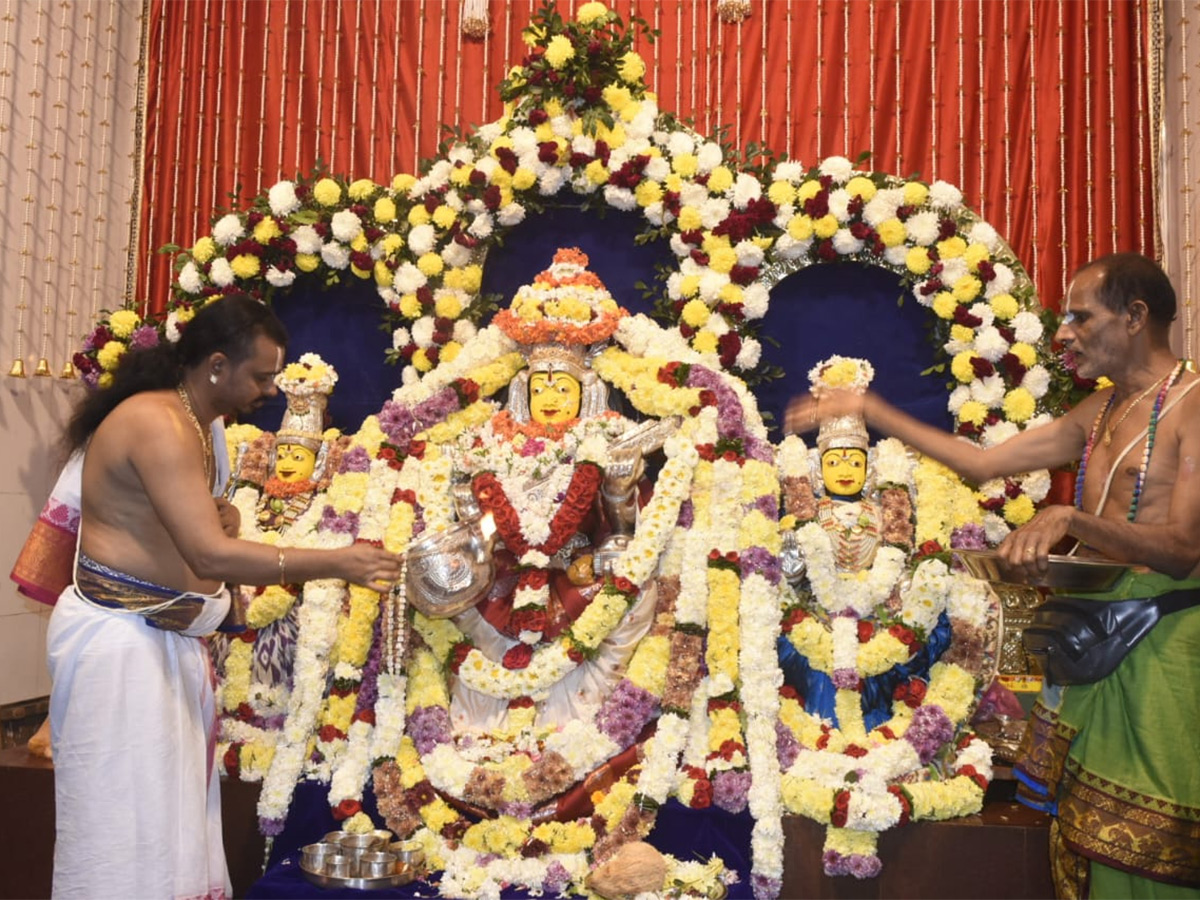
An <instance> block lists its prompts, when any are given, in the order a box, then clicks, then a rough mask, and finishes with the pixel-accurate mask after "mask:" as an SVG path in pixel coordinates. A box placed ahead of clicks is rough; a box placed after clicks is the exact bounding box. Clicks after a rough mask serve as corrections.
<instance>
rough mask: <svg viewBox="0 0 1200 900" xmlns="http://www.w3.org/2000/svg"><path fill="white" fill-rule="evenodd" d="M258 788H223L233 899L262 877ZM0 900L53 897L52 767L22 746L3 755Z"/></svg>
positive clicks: (236, 784) (238, 785) (240, 785)
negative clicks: (256, 811) (257, 815)
mask: <svg viewBox="0 0 1200 900" xmlns="http://www.w3.org/2000/svg"><path fill="white" fill-rule="evenodd" d="M257 802H258V785H257V784H243V783H242V782H225V781H223V782H222V783H221V815H222V817H223V821H224V831H225V856H226V859H227V861H228V864H229V877H230V879H231V881H232V882H233V894H234V896H235V897H242V896H245V894H246V891H247V890H249V888H250V885H252V884H253V883H254V882H255V881H257V880H258V877H259V875H260V874H261V872H262V863H263V847H264V844H263V837H262V835H260V834H259V833H258V828H257V824H258V822H257V819H256V817H255V811H254V807H255V804H256V803H257ZM0 847H3V848H4V849H3V860H4V862H3V863H2V864H0V900H32V898H42V897H49V896H50V876H51V874H52V872H53V871H54V765H53V763H50V762H48V761H47V760H44V759H41V758H40V757H37V756H31V755H30V754H29V752H28V751H27V750H26V749H25V748H24V747H12V748H9V749H5V750H0Z"/></svg>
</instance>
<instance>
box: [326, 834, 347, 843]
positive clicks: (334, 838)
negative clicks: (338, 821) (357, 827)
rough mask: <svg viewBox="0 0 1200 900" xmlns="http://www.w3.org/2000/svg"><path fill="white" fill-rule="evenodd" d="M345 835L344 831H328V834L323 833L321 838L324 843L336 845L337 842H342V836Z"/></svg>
mask: <svg viewBox="0 0 1200 900" xmlns="http://www.w3.org/2000/svg"><path fill="white" fill-rule="evenodd" d="M345 836H346V832H344V831H330V832H329V833H328V834H326V835H325V837H323V838H321V840H322V841H324V842H325V843H326V844H335V845H338V844H341V843H342V838H344V837H345Z"/></svg>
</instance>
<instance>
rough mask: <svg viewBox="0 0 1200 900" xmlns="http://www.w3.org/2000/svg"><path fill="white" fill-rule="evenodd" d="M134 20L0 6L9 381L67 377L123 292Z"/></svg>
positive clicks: (131, 173) (75, 10) (101, 4)
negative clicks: (101, 316)
mask: <svg viewBox="0 0 1200 900" xmlns="http://www.w3.org/2000/svg"><path fill="white" fill-rule="evenodd" d="M141 12H142V9H141V4H140V3H138V2H130V0H77V2H70V3H68V2H63V0H0V192H3V197H4V215H3V216H0V349H2V350H3V353H4V359H5V362H4V364H5V365H6V366H7V369H6V371H7V372H8V374H9V375H11V376H14V377H18V378H21V377H26V376H29V377H31V378H32V377H33V376H37V375H40V376H44V377H47V378H49V377H51V376H61V377H62V378H64V379H72V378H74V377H75V369H74V366H73V365H72V364H71V356H72V354H73V353H74V352H75V350H77V349H79V343H80V341H81V340H82V339H83V335H85V334H87V332H88V331H89V330H90V328H91V323H92V320H93V319H94V318H95V317H96V315H97V313H98V312H99V311H100V310H101V309H112V308H117V307H119V306H120V305H121V303H122V302H123V300H124V298H125V296H127V295H128V294H129V292H130V288H131V285H130V284H128V283H127V282H126V266H125V262H126V260H127V259H128V257H129V255H130V251H131V247H130V239H129V235H130V227H129V225H130V215H131V210H130V198H131V197H132V196H133V195H134V184H135V182H136V176H137V155H136V152H135V146H136V142H135V140H134V134H135V132H136V119H135V116H136V112H135V106H136V104H135V97H136V88H137V75H138V52H139V46H138V34H139V33H140V31H141V19H140V15H141ZM29 383H33V382H29ZM6 424H11V419H6Z"/></svg>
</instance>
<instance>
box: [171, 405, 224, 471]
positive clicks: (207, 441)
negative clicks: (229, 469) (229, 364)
mask: <svg viewBox="0 0 1200 900" xmlns="http://www.w3.org/2000/svg"><path fill="white" fill-rule="evenodd" d="M175 392H176V393H177V394H179V399H180V400H181V401H182V402H183V411H184V412H185V413H186V414H187V417H188V419H190V420H191V423H192V426H193V427H194V428H195V429H196V436H197V437H199V438H200V446H201V447H202V448H204V479H205V481H207V482H208V485H209V487H212V480H213V469H215V468H216V464H217V462H216V457H215V456H214V454H213V439H212V431H211V430H208V429H205V427H204V426H203V425H201V424H200V419H199V418H197V416H196V410H195V409H193V408H192V398H191V397H189V396H188V392H187V388H185V387H184V386H183V385H182V384H181V385H178V386H177V387H176V388H175Z"/></svg>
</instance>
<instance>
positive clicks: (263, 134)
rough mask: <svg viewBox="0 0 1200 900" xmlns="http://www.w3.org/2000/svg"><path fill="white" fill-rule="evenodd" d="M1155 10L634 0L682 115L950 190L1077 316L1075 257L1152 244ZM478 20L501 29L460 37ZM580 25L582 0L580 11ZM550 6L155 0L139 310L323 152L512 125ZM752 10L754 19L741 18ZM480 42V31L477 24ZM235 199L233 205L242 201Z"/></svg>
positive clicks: (1071, 0)
mask: <svg viewBox="0 0 1200 900" xmlns="http://www.w3.org/2000/svg"><path fill="white" fill-rule="evenodd" d="M1153 2H1154V0H1137V2H1125V0H932V2H931V0H793V2H787V0H749V2H746V3H730V2H729V0H615V2H610V3H609V5H610V7H611V8H613V9H615V10H616V11H617V12H619V13H620V14H621V15H622V17H623V18H625V19H626V21H628V19H629V17H630V14H631V13H635V12H636V13H637V14H638V15H640V16H641V17H642V18H644V19H646V20H647V21H648V22H649V24H650V25H651V26H652V27H653V28H656V29H658V30H659V31H660V32H661V35H660V37H659V39H658V41H657V42H656V43H654V44H650V43H648V42H646V41H639V43H638V45H637V46H636V49H637V50H638V51H639V52H640V53H641V54H642V55H643V57H644V58H645V59H646V62H647V74H646V80H647V82H648V83H649V85H650V86H651V88H652V89H653V90H655V91H657V93H658V97H659V104H660V106H661V107H662V108H663V109H666V110H672V111H674V112H676V113H678V114H679V115H680V116H681V117H683V118H685V119H688V118H691V119H693V120H694V121H695V122H696V124H697V126H698V128H699V129H700V130H701V131H703V132H706V133H713V132H715V131H716V129H718V128H720V127H722V126H723V127H726V128H727V129H728V138H729V140H730V141H731V142H732V143H733V144H735V145H737V146H741V147H744V146H746V145H747V144H749V143H751V142H755V143H757V144H760V145H766V146H768V147H771V148H772V149H774V150H776V151H778V152H782V153H786V154H787V155H788V156H789V157H791V158H793V159H799V160H800V161H802V162H804V163H807V164H815V163H816V162H818V161H819V160H821V159H822V158H824V157H826V156H830V155H835V154H836V155H844V156H848V157H850V158H852V159H854V158H857V157H858V156H859V155H860V154H861V153H864V152H868V153H870V159H869V161H868V162H867V163H866V164H865V165H866V166H867V167H869V168H874V169H877V170H880V171H886V172H892V173H895V174H898V175H911V174H919V175H920V177H922V178H924V179H926V180H932V179H935V178H940V179H944V180H946V181H950V182H952V183H954V184H956V185H958V186H959V187H961V188H962V190H963V192H964V195H965V199H966V202H967V203H968V204H969V205H971V206H973V207H974V208H975V209H976V210H978V211H979V212H980V213H981V214H982V215H983V216H984V217H985V218H986V219H988V220H989V221H990V222H991V223H992V224H993V225H995V226H996V227H997V228H998V229H999V230H1000V232H1001V233H1002V234H1004V235H1005V236H1006V237H1007V238H1008V239H1009V241H1010V242H1011V243H1012V245H1013V247H1014V249H1015V250H1016V252H1017V253H1018V255H1019V256H1020V257H1021V259H1022V260H1024V262H1025V263H1026V265H1027V266H1029V267H1030V269H1031V271H1032V272H1033V274H1034V277H1035V280H1036V282H1037V285H1038V287H1039V290H1040V292H1041V295H1042V298H1043V302H1045V303H1046V304H1047V305H1051V306H1055V305H1057V303H1058V301H1059V299H1060V298H1061V296H1062V293H1063V291H1064V289H1065V285H1066V280H1067V278H1068V276H1069V274H1070V272H1071V270H1073V269H1074V268H1075V267H1076V266H1078V265H1079V264H1081V263H1082V262H1084V261H1086V260H1087V259H1088V258H1091V257H1093V256H1096V255H1099V254H1102V253H1106V252H1110V251H1112V250H1115V249H1127V250H1136V251H1139V252H1144V253H1150V254H1153V253H1154V250H1155V234H1154V214H1153V213H1154V205H1153V197H1154V189H1153V176H1152V172H1153V168H1154V167H1153V166H1152V164H1151V132H1152V131H1153V128H1152V116H1151V107H1150V103H1149V101H1148V99H1147V98H1148V97H1150V96H1151V90H1150V88H1151V83H1152V72H1151V71H1150V69H1151V67H1150V65H1149V60H1150V54H1149V52H1148V51H1147V48H1148V47H1150V46H1151V44H1152V38H1153V35H1151V33H1150V31H1151V21H1152V18H1154V17H1153V16H1152V15H1151V13H1152V11H1153V10H1152V5H1151V4H1152V3H1153ZM464 3H466V5H467V8H470V9H472V10H473V8H474V7H478V6H482V7H483V9H485V10H486V26H487V29H488V30H487V32H486V34H483V35H482V36H481V37H472V36H469V35H467V34H465V33H464V30H463V10H464ZM558 5H559V10H560V12H561V13H562V14H563V15H564V16H573V15H574V13H575V10H576V8H577V7H578V5H579V3H577V2H573V0H572V2H568V0H560V2H559V4H558ZM535 9H536V5H535V3H533V2H531V0H507V2H505V0H490V2H488V3H486V4H480V3H479V2H478V0H474V3H472V0H307V2H305V0H266V2H250V3H244V2H240V0H193V2H173V0H152V2H151V4H150V15H149V31H148V52H147V56H148V65H147V69H146V77H147V82H146V97H147V105H146V109H147V116H146V135H145V189H144V192H143V196H142V210H141V212H142V217H141V228H142V233H141V235H140V239H139V244H138V246H139V251H138V252H139V260H138V262H139V263H140V267H139V269H140V271H139V276H138V287H139V293H138V296H139V298H140V299H141V300H142V301H143V302H145V303H146V304H147V305H148V306H149V307H150V308H154V309H159V308H161V307H162V306H163V305H164V304H165V302H166V299H167V295H168V283H169V278H170V263H169V260H168V259H167V258H165V257H163V256H158V255H156V254H155V252H154V251H155V250H156V248H158V247H160V246H162V245H164V244H167V243H177V244H181V245H190V244H191V243H192V242H194V241H195V240H196V239H197V238H199V237H201V236H203V235H204V234H206V233H207V231H208V226H209V222H210V218H211V216H212V214H213V212H214V211H216V210H218V209H221V208H226V207H230V206H239V205H243V204H245V203H246V202H247V200H248V198H250V197H252V196H254V195H255V194H256V193H257V192H260V191H263V190H265V189H267V188H269V187H270V186H271V185H272V184H274V183H275V182H276V181H278V180H279V179H281V178H292V177H295V176H296V175H297V174H306V173H308V172H309V171H311V169H312V167H313V166H314V164H316V163H317V161H318V160H320V161H321V162H323V164H324V165H325V166H326V167H327V168H328V169H329V170H330V171H332V172H335V173H338V174H342V175H345V176H347V177H349V178H360V177H370V178H373V179H374V180H376V181H379V182H386V181H388V180H390V178H391V176H392V175H393V174H395V173H396V172H398V171H409V172H415V171H416V169H417V166H418V161H419V160H420V159H422V158H426V157H429V156H431V155H433V154H435V153H436V150H437V145H438V142H439V140H441V139H442V138H443V137H444V132H443V125H447V126H455V127H458V128H461V129H469V128H471V127H473V126H476V125H479V124H482V123H484V122H488V121H492V120H494V119H496V118H498V117H499V116H500V114H501V103H500V100H499V98H498V96H497V94H496V92H495V85H496V83H497V82H498V81H499V80H500V79H501V78H502V77H503V76H504V74H505V72H506V71H507V68H508V67H509V66H511V65H514V64H517V63H519V62H520V60H521V58H522V56H523V53H524V46H523V44H522V42H521V29H522V28H523V27H524V26H525V25H526V24H527V22H528V21H529V19H530V16H531V14H532V13H533V12H534V10H535ZM743 12H745V13H746V15H745V17H744V18H742V19H741V20H740V21H728V20H731V19H732V20H736V19H738V16H739V15H740V14H741V13H743ZM471 25H472V27H471V28H470V29H468V30H471V31H473V32H477V31H478V30H482V29H478V28H477V27H475V26H478V25H479V22H478V21H477V20H473V21H472V22H471ZM231 194H233V195H235V196H236V198H237V199H236V200H234V201H232V203H231V200H230V195H231Z"/></svg>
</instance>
